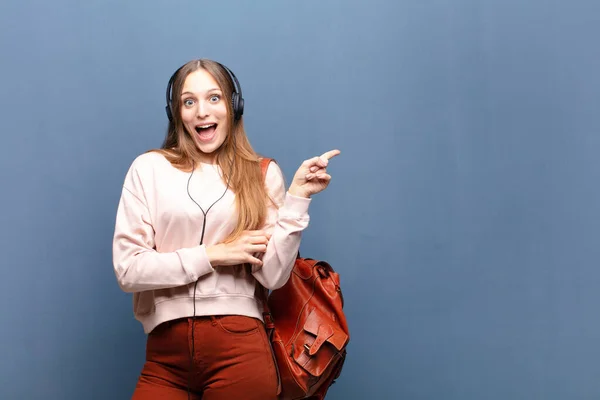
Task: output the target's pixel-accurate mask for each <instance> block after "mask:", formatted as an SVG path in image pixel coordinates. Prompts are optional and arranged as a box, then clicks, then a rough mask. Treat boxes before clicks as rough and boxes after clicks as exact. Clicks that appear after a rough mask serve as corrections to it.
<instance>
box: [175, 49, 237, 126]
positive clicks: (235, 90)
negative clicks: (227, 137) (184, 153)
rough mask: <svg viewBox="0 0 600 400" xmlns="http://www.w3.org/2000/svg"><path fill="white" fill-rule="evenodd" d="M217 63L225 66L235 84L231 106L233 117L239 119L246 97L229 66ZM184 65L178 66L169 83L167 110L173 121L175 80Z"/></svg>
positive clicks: (222, 66)
mask: <svg viewBox="0 0 600 400" xmlns="http://www.w3.org/2000/svg"><path fill="white" fill-rule="evenodd" d="M215 62H216V61H215ZM216 63H217V64H218V65H219V66H220V67H221V68H223V69H224V70H225V72H227V74H228V75H229V79H231V82H232V84H233V93H232V94H231V108H232V109H233V119H234V121H237V120H239V119H240V118H241V117H242V114H244V98H243V97H242V87H241V85H240V82H239V81H238V79H237V77H236V76H235V74H234V73H233V71H231V70H230V69H229V68H227V67H226V66H225V65H223V64H221V63H220V62H216ZM183 67H184V65H182V66H181V67H179V68H177V71H175V72H174V73H173V75H171V78H169V83H168V84H167V96H166V97H167V106H166V107H165V111H166V112H167V117H168V118H169V121H173V110H172V104H173V98H172V95H173V93H172V92H173V82H175V77H176V76H177V74H178V73H179V71H181V69H182V68H183Z"/></svg>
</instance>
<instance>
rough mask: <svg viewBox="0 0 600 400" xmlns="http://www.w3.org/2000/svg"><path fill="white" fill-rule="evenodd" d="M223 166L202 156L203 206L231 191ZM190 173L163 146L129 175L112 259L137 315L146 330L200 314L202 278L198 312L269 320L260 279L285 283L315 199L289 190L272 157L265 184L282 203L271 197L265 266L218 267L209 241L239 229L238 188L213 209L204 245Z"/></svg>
mask: <svg viewBox="0 0 600 400" xmlns="http://www.w3.org/2000/svg"><path fill="white" fill-rule="evenodd" d="M219 171H220V169H219V167H218V166H215V165H211V164H201V165H200V166H198V167H197V169H196V170H195V171H194V174H193V176H192V178H191V180H190V182H189V193H190V195H191V196H192V197H193V199H194V200H195V201H196V202H197V203H198V204H199V205H200V206H202V208H203V209H204V211H206V210H207V209H208V208H209V207H210V205H211V204H212V203H213V202H214V201H215V200H217V199H218V198H219V197H221V195H222V194H223V192H224V191H225V188H226V185H225V183H224V182H223V180H222V179H221V176H220V173H219ZM189 178H190V173H189V172H183V171H180V170H178V169H176V168H174V167H173V166H172V165H171V164H170V163H169V162H168V161H167V160H166V159H165V158H164V156H162V155H161V154H159V153H156V152H151V153H145V154H142V155H140V156H139V157H137V158H136V159H135V160H134V162H133V163H132V165H131V167H130V169H129V171H128V172H127V175H126V177H125V183H124V185H123V191H122V194H121V199H120V202H119V206H118V210H117V217H116V223H115V232H114V240H113V264H114V270H115V274H116V276H117V280H118V282H119V285H120V286H121V288H122V289H123V290H124V291H126V292H132V293H133V311H134V315H135V318H136V319H137V320H139V321H140V322H141V323H142V325H143V327H144V332H146V333H149V332H150V331H152V329H154V328H155V327H156V326H157V325H159V324H160V323H162V322H165V321H169V320H173V319H177V318H182V317H191V316H192V315H193V307H194V304H193V297H194V283H195V282H196V281H197V280H198V285H197V287H196V315H197V316H201V315H222V314H237V315H246V316H250V317H255V318H259V319H261V320H262V305H261V304H260V302H259V301H258V300H257V299H256V298H255V287H256V281H258V282H260V283H261V284H262V285H263V286H265V287H267V288H269V289H276V288H279V287H281V286H283V284H285V282H286V281H287V280H288V278H289V275H290V273H291V269H292V267H293V265H294V260H295V258H296V253H297V252H298V249H299V247H300V239H301V233H302V231H303V230H304V229H305V228H306V227H307V226H308V222H309V216H308V206H309V204H310V199H306V198H300V197H296V196H292V195H290V194H289V193H286V191H285V184H284V179H283V174H282V172H281V169H280V168H279V166H277V164H275V163H271V164H270V166H269V168H268V170H267V174H266V178H265V184H266V186H267V189H268V193H269V195H270V196H271V198H272V199H273V200H275V203H276V206H274V205H269V208H268V214H267V221H266V223H265V226H264V228H263V229H264V230H265V231H266V232H268V233H270V234H271V235H272V236H271V239H270V240H269V244H268V246H267V251H266V253H265V254H264V256H263V257H262V260H263V266H262V267H259V268H257V267H253V268H249V267H244V266H242V265H237V266H216V267H213V266H212V265H211V264H210V262H209V260H208V256H207V254H206V248H205V245H207V246H210V245H214V244H218V243H220V242H222V241H223V240H224V239H225V238H226V237H227V235H228V234H229V233H230V232H231V231H232V230H233V229H234V227H235V225H236V222H237V212H236V211H235V194H234V193H233V192H232V191H231V190H228V191H227V193H226V194H225V196H224V197H223V198H222V199H221V200H219V201H218V202H217V203H216V204H215V205H214V206H213V207H212V208H211V209H210V211H208V214H207V218H206V232H205V234H204V244H203V245H199V242H200V236H201V232H202V222H203V220H204V216H203V214H202V212H201V211H200V209H199V208H198V205H196V204H195V203H194V202H193V201H192V200H191V199H190V197H189V196H188V192H187V185H188V179H189ZM257 184H259V183H258V182H257ZM268 203H270V202H268Z"/></svg>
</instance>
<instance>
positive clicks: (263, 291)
mask: <svg viewBox="0 0 600 400" xmlns="http://www.w3.org/2000/svg"><path fill="white" fill-rule="evenodd" d="M271 161H273V162H274V161H275V160H273V159H272V158H267V157H263V158H261V159H260V170H261V172H262V177H263V180H264V179H265V177H266V175H267V169H268V168H269V164H270V163H271ZM257 283H258V282H257ZM258 286H259V290H258V291H259V298H260V300H261V301H262V303H263V318H264V319H265V326H266V328H267V329H269V328H273V327H274V325H273V317H272V316H271V310H270V309H269V304H268V302H267V299H268V296H269V289H267V288H266V287H264V286H262V285H261V284H260V283H258Z"/></svg>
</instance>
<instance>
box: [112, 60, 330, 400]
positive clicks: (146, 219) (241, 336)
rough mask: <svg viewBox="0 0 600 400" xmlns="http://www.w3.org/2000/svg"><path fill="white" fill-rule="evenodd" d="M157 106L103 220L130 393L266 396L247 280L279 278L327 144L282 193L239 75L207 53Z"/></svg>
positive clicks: (271, 379) (206, 398)
mask: <svg viewBox="0 0 600 400" xmlns="http://www.w3.org/2000/svg"><path fill="white" fill-rule="evenodd" d="M166 110H167V115H168V117H169V128H168V132H167V137H166V139H165V142H164V144H163V146H162V148H161V149H157V150H153V151H150V152H147V153H145V154H142V155H140V156H138V157H137V158H136V159H135V160H134V162H133V163H132V165H131V167H130V169H129V171H128V173H127V175H126V177H125V183H124V185H123V191H122V195H121V199H120V202H119V207H118V211H117V217H116V224H115V233H114V242H113V261H114V268H115V273H116V276H117V279H118V282H119V285H120V286H121V288H122V289H123V290H124V291H126V292H131V293H133V294H134V295H133V307H134V314H135V317H136V319H137V320H139V321H140V322H141V323H142V325H143V327H144V332H146V333H147V334H148V339H147V344H146V363H145V364H144V367H143V370H142V372H141V376H140V378H139V381H138V383H137V386H136V390H135V392H134V395H133V398H134V399H136V400H147V399H175V400H177V399H182V400H183V399H187V398H194V399H203V400H215V399H227V400H231V399H257V400H258V399H260V400H268V399H276V390H277V373H276V369H275V365H274V360H273V357H272V354H271V348H270V344H269V342H268V340H267V337H266V334H265V329H264V325H263V323H262V316H261V313H262V305H261V302H260V300H259V299H258V297H257V296H256V293H257V289H258V288H260V285H262V286H264V287H266V288H269V289H277V288H279V287H281V286H283V285H284V284H285V282H286V281H287V279H288V277H289V275H290V273H291V269H292V267H293V264H294V260H295V257H296V254H297V252H298V249H299V246H300V239H301V233H302V231H303V230H304V229H305V228H306V226H307V225H308V222H309V216H308V207H309V203H310V197H311V196H312V195H314V194H316V193H318V192H320V191H322V190H324V189H325V188H326V187H327V185H328V184H329V181H330V179H331V176H330V175H329V174H327V170H326V167H327V164H328V161H329V159H330V158H331V157H334V156H336V155H338V154H339V151H338V150H332V151H329V152H327V153H325V154H323V155H321V156H320V157H314V158H311V159H309V160H306V161H304V162H303V163H302V165H301V166H300V167H299V169H298V170H297V172H296V173H295V175H294V177H293V179H292V182H291V184H290V187H289V189H288V190H287V192H286V191H285V186H284V178H283V175H282V172H281V170H280V168H279V167H278V166H277V164H275V163H270V164H269V165H268V168H267V170H266V173H265V174H264V176H263V173H262V171H261V166H260V158H259V157H258V155H257V154H256V153H255V152H254V150H253V149H252V147H251V145H250V143H249V142H248V138H247V136H246V133H245V131H244V126H243V118H242V114H243V98H242V93H241V88H240V87H239V83H238V82H237V79H236V78H235V75H233V73H232V72H231V71H230V70H229V69H227V68H226V67H225V66H223V65H221V64H219V63H217V62H215V61H211V60H206V59H202V60H195V61H191V62H188V63H187V64H185V65H184V66H182V67H181V68H179V69H178V70H177V71H176V72H175V73H174V74H173V76H172V77H171V79H170V81H169V85H168V88H167V107H166Z"/></svg>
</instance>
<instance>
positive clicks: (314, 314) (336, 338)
mask: <svg viewBox="0 0 600 400" xmlns="http://www.w3.org/2000/svg"><path fill="white" fill-rule="evenodd" d="M304 330H305V331H306V332H309V333H311V334H312V335H314V336H315V337H316V339H315V342H314V343H313V344H312V345H311V346H310V355H314V354H316V352H317V351H318V350H319V348H320V347H321V346H322V345H323V343H325V342H329V343H331V344H332V345H333V346H335V348H336V349H338V351H340V350H342V349H343V348H344V346H345V345H346V343H347V342H348V335H347V334H346V333H345V332H344V331H342V330H341V329H340V327H339V324H337V323H336V322H335V320H334V319H333V318H331V317H328V316H326V315H325V314H324V313H322V312H321V311H319V310H317V309H316V308H315V309H313V310H312V311H311V312H310V314H309V315H308V318H307V319H306V322H305V323H304Z"/></svg>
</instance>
